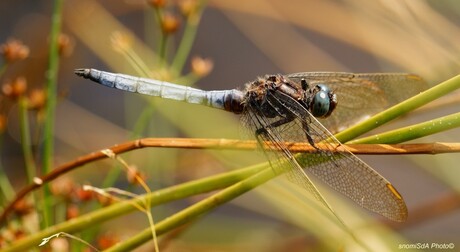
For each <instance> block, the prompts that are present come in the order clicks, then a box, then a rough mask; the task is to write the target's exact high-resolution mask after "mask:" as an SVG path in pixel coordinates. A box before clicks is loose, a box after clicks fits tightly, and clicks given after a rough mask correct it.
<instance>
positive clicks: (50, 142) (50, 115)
mask: <svg viewBox="0 0 460 252" xmlns="http://www.w3.org/2000/svg"><path fill="white" fill-rule="evenodd" d="M62 5H63V0H54V9H53V13H52V18H51V36H50V50H49V55H48V70H47V83H46V97H47V101H46V105H45V114H46V121H45V123H44V127H43V138H44V139H43V166H42V174H47V173H49V172H50V171H51V169H52V167H53V156H54V138H53V135H54V114H55V109H56V89H57V77H58V67H59V51H58V38H59V33H60V31H61V15H62ZM44 191H45V193H44V199H43V200H44V202H43V203H44V211H43V222H42V227H47V226H49V225H50V223H51V222H50V221H51V220H50V217H51V215H52V209H51V204H50V202H49V201H50V198H51V193H50V189H49V186H48V185H46V186H45V188H44Z"/></svg>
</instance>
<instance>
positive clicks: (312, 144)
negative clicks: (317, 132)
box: [302, 121, 318, 150]
mask: <svg viewBox="0 0 460 252" xmlns="http://www.w3.org/2000/svg"><path fill="white" fill-rule="evenodd" d="M302 128H303V131H304V132H305V136H306V137H307V140H308V143H309V144H310V145H311V146H312V147H313V148H315V149H317V150H318V148H317V147H316V146H315V141H314V140H313V138H312V137H311V134H310V127H309V126H308V123H307V122H306V121H302Z"/></svg>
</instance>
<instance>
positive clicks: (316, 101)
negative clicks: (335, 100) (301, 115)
mask: <svg viewBox="0 0 460 252" xmlns="http://www.w3.org/2000/svg"><path fill="white" fill-rule="evenodd" d="M330 106H331V100H330V98H329V95H328V92H326V91H324V90H320V91H318V92H317V93H316V94H315V97H314V98H313V106H312V109H311V113H312V114H313V116H314V117H324V116H326V115H327V114H328V112H329V108H330Z"/></svg>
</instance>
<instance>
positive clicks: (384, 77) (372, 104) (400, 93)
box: [286, 72, 428, 133]
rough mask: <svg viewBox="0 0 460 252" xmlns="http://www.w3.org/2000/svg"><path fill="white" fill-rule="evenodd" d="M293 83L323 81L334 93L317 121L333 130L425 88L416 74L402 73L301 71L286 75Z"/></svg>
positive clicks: (319, 82) (313, 83)
mask: <svg viewBox="0 0 460 252" xmlns="http://www.w3.org/2000/svg"><path fill="white" fill-rule="evenodd" d="M286 76H287V77H288V78H289V79H291V80H292V81H294V82H296V83H300V80H301V79H306V80H307V82H308V84H309V85H316V84H326V85H327V86H328V87H329V88H331V89H332V90H333V91H334V93H336V94H337V98H338V105H337V108H336V109H335V110H334V113H332V115H331V116H329V117H328V118H326V119H320V120H319V121H320V122H321V123H322V124H323V125H324V126H325V127H326V128H327V129H328V130H329V131H331V132H332V133H337V132H339V131H341V130H343V129H346V128H348V127H349V126H351V125H354V124H356V123H358V122H360V121H361V120H363V119H366V118H367V117H369V116H371V115H374V114H376V113H378V112H380V111H383V110H384V109H386V108H388V107H390V106H392V105H394V104H397V103H399V102H401V101H404V100H406V99H408V98H409V97H411V96H414V95H416V94H418V93H420V92H422V91H424V90H426V89H427V88H428V84H427V83H426V82H425V81H424V80H423V79H422V78H420V77H419V76H417V75H413V74H405V73H362V74H359V73H358V74H354V73H338V72H303V73H293V74H288V75H286Z"/></svg>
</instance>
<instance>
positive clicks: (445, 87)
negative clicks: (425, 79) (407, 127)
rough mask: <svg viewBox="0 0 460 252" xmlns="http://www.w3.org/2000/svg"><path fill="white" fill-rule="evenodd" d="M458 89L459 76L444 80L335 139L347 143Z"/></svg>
mask: <svg viewBox="0 0 460 252" xmlns="http://www.w3.org/2000/svg"><path fill="white" fill-rule="evenodd" d="M458 88H460V75H457V76H455V77H453V78H451V79H449V80H446V81H444V82H442V83H440V84H438V85H436V86H434V87H432V88H430V89H428V90H426V91H424V92H422V93H420V94H418V95H416V96H414V97H412V98H410V99H407V100H406V101H404V102H401V103H399V104H397V105H395V106H393V107H391V108H389V109H387V110H385V111H383V112H380V113H378V114H376V115H374V116H372V117H371V118H369V119H367V120H365V121H363V122H361V123H359V124H356V125H354V126H352V127H350V128H348V129H346V130H344V131H342V132H340V133H338V134H336V135H335V137H336V138H337V139H338V140H339V141H340V142H342V143H345V142H348V141H350V140H351V139H354V138H356V137H358V136H360V135H362V134H364V133H366V132H369V131H371V130H372V129H375V128H377V127H379V126H381V125H382V124H384V123H387V122H388V121H390V120H393V119H395V118H397V117H398V116H401V115H403V114H405V113H407V112H409V111H412V110H414V109H416V108H419V107H421V106H423V105H425V104H427V103H429V102H431V101H433V100H435V99H438V98H439V97H442V96H443V95H446V94H449V93H450V92H452V91H454V90H456V89H458Z"/></svg>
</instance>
